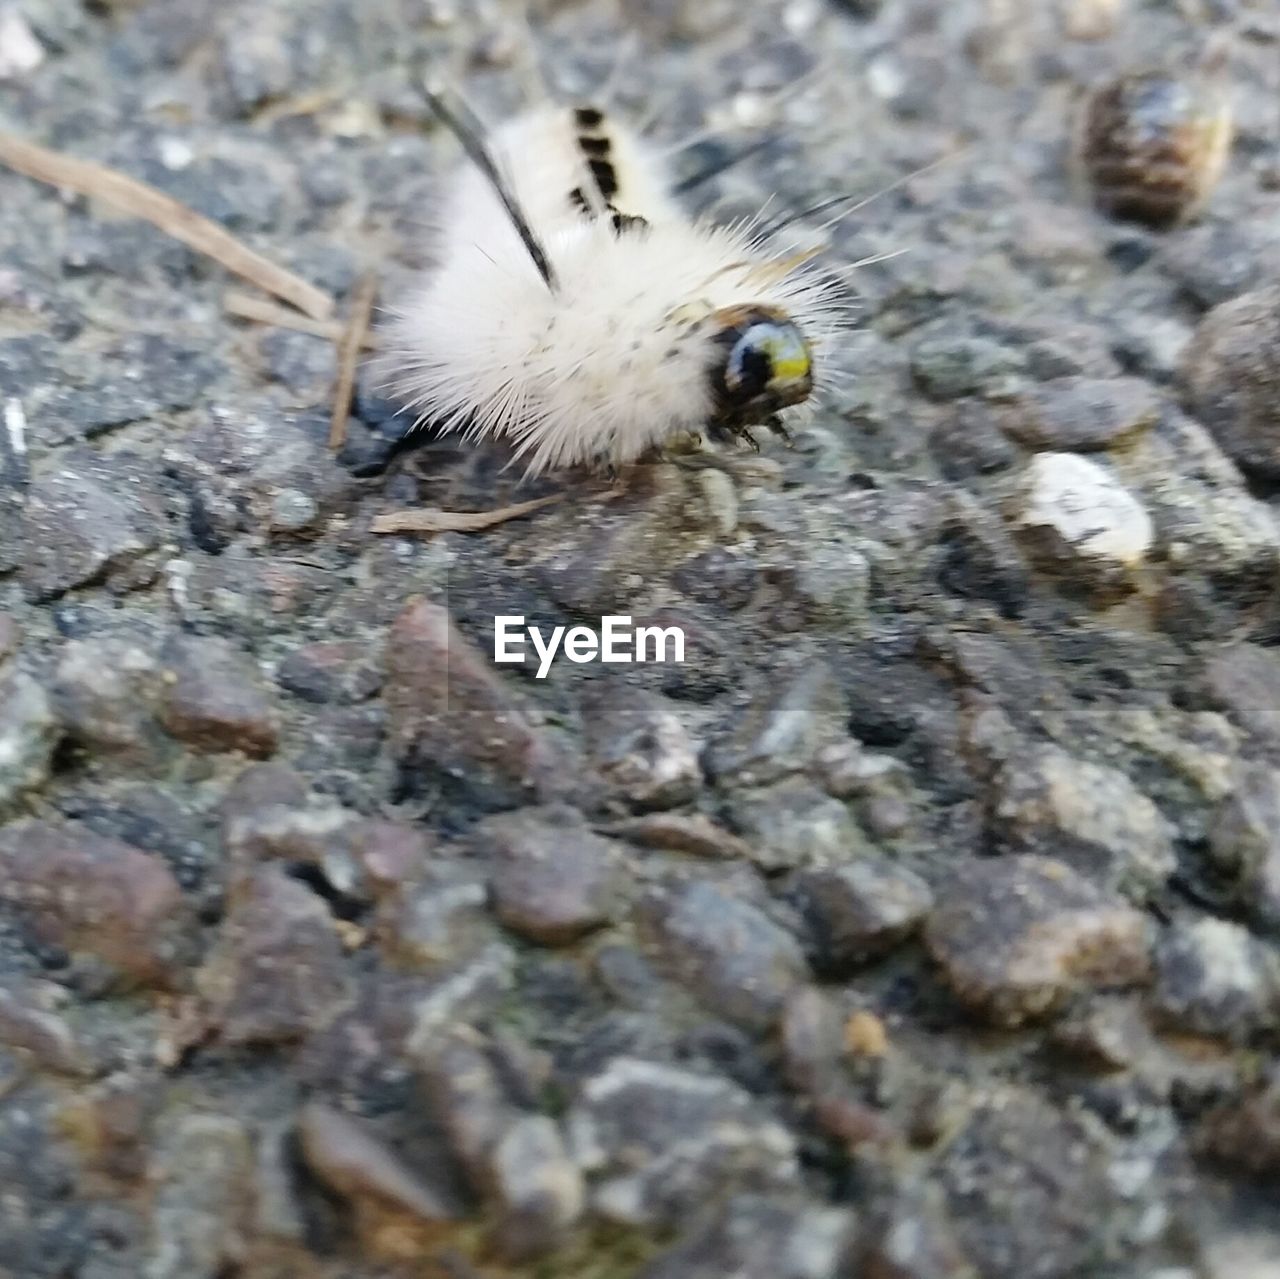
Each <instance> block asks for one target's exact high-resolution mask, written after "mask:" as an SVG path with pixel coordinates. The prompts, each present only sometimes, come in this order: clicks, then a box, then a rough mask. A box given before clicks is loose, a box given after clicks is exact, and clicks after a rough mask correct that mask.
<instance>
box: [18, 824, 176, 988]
mask: <svg viewBox="0 0 1280 1279" xmlns="http://www.w3.org/2000/svg"><path fill="white" fill-rule="evenodd" d="M0 902H5V903H8V904H9V905H11V906H14V907H16V908H17V909H18V910H19V911H21V912H22V914H23V916H24V918H25V920H26V924H27V926H28V927H29V928H30V929H31V931H32V932H33V933H35V934H36V936H38V937H40V938H41V939H42V940H43V941H45V942H47V943H49V944H52V945H55V946H61V947H64V948H65V949H67V950H70V951H79V952H82V953H85V954H89V955H92V956H94V957H95V958H97V959H100V960H102V961H103V962H105V963H106V964H108V965H109V966H110V967H111V968H112V969H114V970H115V972H116V973H117V974H118V975H119V977H120V978H121V979H123V980H126V981H128V982H131V983H139V984H144V985H162V986H163V985H171V984H173V983H174V982H175V981H176V980H177V969H178V968H179V961H180V960H181V958H182V957H183V956H184V954H185V948H186V941H187V938H188V937H189V936H190V920H189V918H188V915H187V911H186V908H185V906H184V903H183V899H182V892H181V890H180V889H179V887H178V883H177V880H175V879H174V877H173V873H172V872H171V871H170V870H169V867H168V866H167V865H166V864H165V862H164V861H163V860H162V859H161V858H159V857H153V856H152V855H151V854H150V853H144V852H143V851H142V850H141V849H138V848H133V847H131V846H130V845H129V844H125V843H122V842H121V841H119V840H116V839H107V838H104V837H103V836H101V835H96V834H94V833H93V832H92V831H90V830H88V829H86V828H85V827H82V826H77V825H76V824H75V823H71V822H68V823H66V824H65V825H57V826H55V825H53V824H51V823H48V822H38V821H29V822H14V823H12V824H11V825H9V826H6V827H5V828H4V829H3V830H2V831H0Z"/></svg>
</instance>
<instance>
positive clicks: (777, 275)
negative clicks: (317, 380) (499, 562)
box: [384, 99, 848, 475]
mask: <svg viewBox="0 0 1280 1279" xmlns="http://www.w3.org/2000/svg"><path fill="white" fill-rule="evenodd" d="M435 105H436V107H437V110H438V111H439V112H440V113H441V115H442V116H443V117H444V118H445V119H446V121H447V122H448V123H449V124H450V125H451V126H452V127H453V128H454V131H455V133H457V135H458V137H459V138H460V140H461V141H462V142H463V145H464V147H465V148H466V150H467V151H468V154H469V155H470V157H471V159H472V160H473V161H474V164H472V165H470V166H468V167H467V168H465V169H464V170H463V171H462V172H461V173H460V175H459V176H458V178H457V180H456V185H455V186H454V188H453V190H452V192H451V193H450V196H449V198H448V200H447V202H446V204H445V206H444V209H443V216H442V217H441V219H440V223H439V229H438V241H437V246H436V247H437V259H438V263H439V265H438V266H437V267H436V269H435V270H434V271H433V272H432V273H431V274H430V275H429V276H428V277H427V278H426V279H425V281H424V282H423V284H422V285H421V286H420V288H419V289H418V291H417V292H416V293H415V294H413V295H412V296H411V297H410V298H408V299H407V300H406V302H405V304H404V305H403V306H402V307H401V309H400V310H399V311H398V312H397V313H396V317H395V319H394V321H393V323H392V324H391V326H390V328H389V331H388V334H387V337H386V339H385V340H386V349H387V351H388V355H387V357H386V361H385V362H384V368H385V369H386V372H387V381H388V383H389V385H390V387H391V388H392V390H393V392H394V393H395V394H396V395H397V396H398V397H399V398H400V399H402V400H403V401H404V402H405V403H406V405H407V406H408V407H410V408H411V409H412V410H413V411H415V412H417V413H418V414H419V422H420V423H423V422H430V423H431V424H432V425H433V426H434V427H435V428H436V429H438V430H441V431H461V432H464V433H465V434H466V435H468V436H469V437H471V438H476V439H481V438H486V437H502V438H504V439H505V440H506V441H507V442H509V443H510V444H511V445H512V447H513V450H514V455H515V459H516V460H518V461H519V462H520V463H522V464H523V466H524V467H525V470H526V472H527V473H528V474H530V475H537V474H540V473H542V472H544V471H547V470H551V469H555V468H559V467H566V466H572V465H575V464H578V463H593V462H596V463H603V464H605V465H607V466H610V467H619V466H622V465H624V464H626V463H628V462H632V461H635V460H637V459H639V458H642V457H644V456H645V455H646V454H650V453H652V452H653V451H654V450H655V449H657V448H659V447H660V446H661V445H662V444H663V442H664V441H667V440H670V439H672V438H673V437H676V436H680V435H689V434H692V435H698V434H700V433H702V432H704V431H705V432H706V433H707V434H708V435H710V436H711V437H712V438H713V439H719V440H728V439H739V440H742V441H744V442H746V443H747V444H749V445H751V446H752V447H755V446H756V441H755V439H754V437H753V436H752V433H751V428H753V427H764V428H766V429H769V430H772V431H774V432H776V433H778V434H780V435H782V436H784V437H785V436H786V435H787V430H786V427H785V425H784V423H783V417H782V414H783V413H784V412H786V411H787V410H792V411H794V410H795V409H796V408H797V407H799V406H801V405H804V404H805V403H806V402H808V401H809V400H810V398H811V396H812V395H813V393H814V390H815V387H817V386H819V385H820V384H821V383H822V382H823V381H824V379H825V377H826V357H827V355H828V354H829V352H830V349H831V345H832V342H833V339H834V338H835V336H836V334H837V332H838V331H839V329H840V328H841V327H842V324H843V323H844V320H845V315H846V312H847V310H848V307H847V304H846V303H845V302H844V301H843V300H842V299H841V296H840V289H839V286H838V285H837V284H836V283H835V282H833V281H832V280H830V279H828V278H826V277H823V276H821V275H819V274H817V273H816V272H814V271H813V270H812V269H809V268H808V266H807V264H808V262H809V261H810V259H811V258H812V257H813V256H814V255H813V254H812V253H797V252H795V251H794V250H793V249H785V250H784V249H772V248H771V247H770V240H771V236H770V235H769V234H768V233H766V232H765V231H762V230H761V229H760V227H759V226H758V225H757V224H755V223H747V224H738V225H734V226H727V227H717V226H713V225H709V224H707V223H704V222H695V221H691V220H690V219H689V218H688V217H687V215H686V214H685V213H684V212H683V211H682V210H681V208H680V207H679V205H678V203H677V202H676V201H675V199H674V198H673V196H672V195H671V194H670V183H669V181H668V179H667V175H666V173H665V172H664V167H663V164H662V161H661V158H660V157H659V155H658V154H657V153H656V152H655V151H654V150H652V149H651V148H650V147H649V146H648V145H647V144H646V142H645V140H644V139H643V138H641V137H640V136H638V135H637V134H635V133H634V132H632V131H631V130H629V129H627V128H626V127H625V126H623V125H622V124H620V123H619V122H618V121H616V120H615V119H613V118H612V117H606V115H605V114H604V112H602V111H600V110H599V109H596V108H594V107H577V108H570V107H561V106H544V107H540V108H538V109H535V110H532V111H530V112H528V113H526V114H524V115H522V116H518V117H516V118H515V119H513V120H511V121H510V122H508V123H507V124H505V125H503V126H501V127H500V128H498V129H497V130H495V131H494V133H493V134H492V135H491V137H489V138H487V139H484V140H483V141H482V140H481V137H480V130H479V126H476V125H474V123H473V122H471V121H467V120H465V119H464V120H459V118H458V116H459V108H457V107H450V106H446V105H445V104H444V103H442V102H441V101H439V100H438V99H437V100H436V102H435ZM461 112H462V114H464V115H465V108H462V109H461Z"/></svg>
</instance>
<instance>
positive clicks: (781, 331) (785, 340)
mask: <svg viewBox="0 0 1280 1279" xmlns="http://www.w3.org/2000/svg"><path fill="white" fill-rule="evenodd" d="M708 323H709V326H710V330H711V335H712V337H711V340H712V346H713V349H714V352H715V354H714V357H713V361H712V364H711V370H710V373H711V387H712V390H713V392H714V394H715V398H716V422H715V425H718V426H721V427H724V428H726V429H728V430H731V431H732V430H736V429H740V428H743V427H748V426H756V425H764V424H766V423H768V421H769V419H771V418H772V417H773V416H774V415H775V414H776V413H777V412H778V411H779V410H780V409H784V408H786V407H788V406H789V405H792V404H800V403H802V402H803V401H804V400H807V399H808V398H809V396H810V394H811V393H812V391H813V351H812V348H811V347H810V346H809V342H808V340H807V339H806V338H805V336H804V334H803V333H801V331H800V330H799V328H797V327H796V325H795V324H794V323H793V322H792V320H791V318H790V317H789V316H788V315H787V313H786V312H785V311H782V310H780V309H779V308H777V307H771V306H764V305H748V306H733V307H725V308H723V309H722V310H719V311H716V312H714V313H713V314H712V315H711V316H710V317H709V321H708Z"/></svg>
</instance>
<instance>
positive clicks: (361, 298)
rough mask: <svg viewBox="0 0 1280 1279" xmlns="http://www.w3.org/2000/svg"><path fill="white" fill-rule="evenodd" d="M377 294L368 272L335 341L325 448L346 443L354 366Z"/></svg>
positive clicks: (375, 277) (334, 447)
mask: <svg viewBox="0 0 1280 1279" xmlns="http://www.w3.org/2000/svg"><path fill="white" fill-rule="evenodd" d="M377 292H378V277H377V275H376V273H375V272H373V271H370V272H368V273H367V274H366V275H365V276H363V278H362V279H361V280H360V283H359V284H357V285H356V289H355V293H354V294H353V295H352V298H351V312H350V314H349V315H348V316H347V323H346V327H345V328H344V329H343V330H342V336H341V337H340V338H339V339H338V380H337V382H336V384H335V386H334V391H333V416H332V418H330V420H329V447H330V448H331V449H334V450H337V449H340V448H341V447H342V446H343V445H344V444H345V443H346V442H347V418H348V417H349V416H350V413H351V392H352V391H353V390H354V389H355V384H356V366H357V365H358V364H359V362H360V350H361V348H362V347H363V345H364V340H365V338H366V337H367V336H368V333H369V321H370V320H371V319H372V318H373V300H374V298H375V297H376V296H377Z"/></svg>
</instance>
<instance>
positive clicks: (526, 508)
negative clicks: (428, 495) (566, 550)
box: [371, 493, 565, 533]
mask: <svg viewBox="0 0 1280 1279" xmlns="http://www.w3.org/2000/svg"><path fill="white" fill-rule="evenodd" d="M564 496H565V495H564V494H563V493H550V494H548V495H547V496H546V497H535V498H533V499H532V500H531V501H528V502H517V503H515V505H514V506H499V507H497V508H495V509H494V510H492V511H439V510H434V509H429V508H428V509H424V510H420V511H393V512H391V513H390V514H388V515H379V516H376V517H375V518H374V521H373V524H372V526H371V527H372V529H373V531H374V532H375V533H479V532H481V531H482V530H484V529H487V528H493V526H494V525H495V524H505V523H506V522H507V521H508V520H518V519H519V518H520V517H521V516H522V515H530V514H532V513H533V512H534V511H540V510H541V509H542V508H543V507H544V506H550V505H552V503H554V502H559V501H560V500H561V499H562V498H563V497H564Z"/></svg>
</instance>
